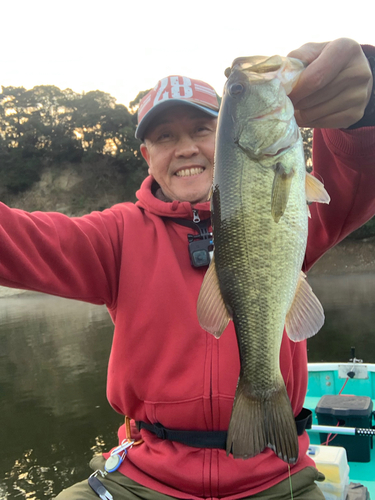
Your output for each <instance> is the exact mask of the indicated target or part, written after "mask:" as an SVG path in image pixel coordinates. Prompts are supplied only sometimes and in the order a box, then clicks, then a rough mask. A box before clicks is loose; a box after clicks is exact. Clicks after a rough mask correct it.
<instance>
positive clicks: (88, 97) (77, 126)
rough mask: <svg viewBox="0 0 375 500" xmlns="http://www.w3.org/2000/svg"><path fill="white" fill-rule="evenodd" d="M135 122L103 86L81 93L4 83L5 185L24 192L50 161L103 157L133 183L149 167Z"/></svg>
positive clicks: (1, 176)
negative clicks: (6, 85)
mask: <svg viewBox="0 0 375 500" xmlns="http://www.w3.org/2000/svg"><path fill="white" fill-rule="evenodd" d="M135 127H136V117H135V116H134V115H133V114H131V113H130V112H129V111H128V109H127V108H126V107H125V106H123V105H121V104H117V103H116V99H115V98H114V97H112V96H111V95H109V94H107V93H105V92H101V91H99V90H95V91H92V92H88V93H83V94H78V93H76V92H73V91H72V90H71V89H66V90H60V89H59V88H58V87H55V86H51V85H41V86H37V87H34V88H33V89H31V90H26V89H25V88H23V87H2V92H1V93H0V182H1V185H2V186H5V187H6V188H7V189H8V190H9V191H11V192H13V193H17V192H22V191H24V190H26V189H27V188H29V187H30V186H31V185H32V184H33V183H34V182H35V181H37V180H39V178H40V175H41V173H42V171H43V169H44V168H45V167H46V166H48V165H51V164H62V163H63V162H70V163H76V164H81V163H82V162H86V163H87V162H88V161H90V162H91V163H92V164H95V163H96V162H100V161H101V160H102V158H106V159H107V160H108V161H109V162H110V163H111V164H113V166H114V168H116V169H117V170H118V171H119V172H120V173H123V174H124V182H127V183H128V182H129V185H133V184H135V182H139V178H140V177H141V178H144V176H145V175H146V171H147V169H146V165H145V162H144V160H143V158H142V157H141V156H140V155H139V152H138V150H139V142H138V141H137V139H135V137H134V133H135ZM133 177H134V181H133V180H132V179H133ZM135 180H136V181H135ZM138 185H139V184H138ZM138 185H137V187H138Z"/></svg>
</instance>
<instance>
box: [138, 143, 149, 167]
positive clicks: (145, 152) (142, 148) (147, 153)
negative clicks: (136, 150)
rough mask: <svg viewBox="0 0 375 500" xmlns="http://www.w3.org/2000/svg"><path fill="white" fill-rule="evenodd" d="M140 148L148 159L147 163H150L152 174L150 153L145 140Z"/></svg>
mask: <svg viewBox="0 0 375 500" xmlns="http://www.w3.org/2000/svg"><path fill="white" fill-rule="evenodd" d="M140 150H141V155H142V156H143V158H144V159H145V160H146V163H147V165H148V173H149V174H150V153H149V151H148V148H147V146H146V144H145V143H144V142H142V144H141V145H140Z"/></svg>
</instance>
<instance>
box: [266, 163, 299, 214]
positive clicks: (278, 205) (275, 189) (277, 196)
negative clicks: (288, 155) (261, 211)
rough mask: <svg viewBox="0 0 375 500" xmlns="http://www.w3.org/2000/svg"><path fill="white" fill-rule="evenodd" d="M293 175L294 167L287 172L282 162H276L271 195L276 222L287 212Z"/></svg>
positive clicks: (272, 212)
mask: <svg viewBox="0 0 375 500" xmlns="http://www.w3.org/2000/svg"><path fill="white" fill-rule="evenodd" d="M293 176H294V170H293V169H292V170H290V171H289V172H287V171H286V170H285V168H284V166H283V164H282V163H281V162H277V163H276V166H275V177H274V179H273V184H272V195H271V214H272V217H273V220H274V221H275V222H279V220H280V217H281V216H282V215H283V214H284V212H285V209H286V206H287V204H288V199H289V193H290V186H291V183H292V179H293Z"/></svg>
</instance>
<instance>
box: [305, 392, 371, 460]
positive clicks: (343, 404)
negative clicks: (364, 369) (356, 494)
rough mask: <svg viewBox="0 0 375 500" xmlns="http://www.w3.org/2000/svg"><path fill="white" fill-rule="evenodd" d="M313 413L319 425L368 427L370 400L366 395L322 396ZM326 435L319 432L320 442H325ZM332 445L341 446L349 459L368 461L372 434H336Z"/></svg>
mask: <svg viewBox="0 0 375 500" xmlns="http://www.w3.org/2000/svg"><path fill="white" fill-rule="evenodd" d="M315 413H316V415H317V417H318V423H319V425H333V426H336V425H337V424H338V423H339V424H340V425H344V426H345V427H360V428H370V427H371V424H372V400H371V398H369V397H367V396H323V397H322V398H320V400H319V403H318V405H317V406H316V408H315ZM333 435H334V434H333ZM327 436H328V435H327V434H323V433H321V434H320V442H321V443H325V442H326V440H327ZM331 437H332V436H331ZM330 445H331V443H329V446H330ZM332 445H333V446H343V447H344V448H345V449H346V452H347V456H348V460H349V461H352V462H370V460H371V448H372V436H347V435H340V434H338V435H337V436H336V437H335V438H334V439H333V440H332Z"/></svg>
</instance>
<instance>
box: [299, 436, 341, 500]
mask: <svg viewBox="0 0 375 500" xmlns="http://www.w3.org/2000/svg"><path fill="white" fill-rule="evenodd" d="M307 454H308V455H309V456H310V457H311V458H312V459H313V460H314V462H315V464H316V468H317V469H318V471H319V472H321V473H322V474H324V475H325V480H324V481H321V482H320V481H317V482H316V484H317V485H318V486H319V488H320V490H321V491H322V493H323V495H324V498H325V499H326V500H345V499H346V495H347V491H348V488H349V470H350V468H349V465H348V459H347V455H346V450H345V448H342V447H339V446H322V445H320V446H317V445H310V446H309V449H308V452H307Z"/></svg>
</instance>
